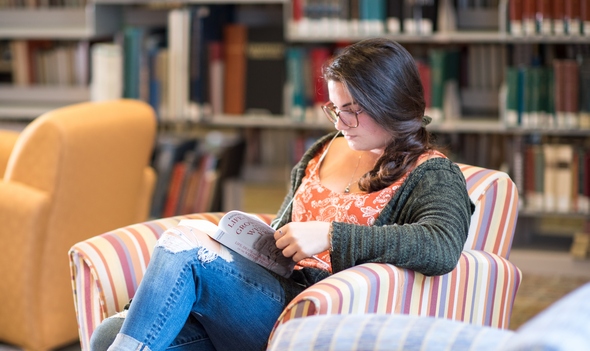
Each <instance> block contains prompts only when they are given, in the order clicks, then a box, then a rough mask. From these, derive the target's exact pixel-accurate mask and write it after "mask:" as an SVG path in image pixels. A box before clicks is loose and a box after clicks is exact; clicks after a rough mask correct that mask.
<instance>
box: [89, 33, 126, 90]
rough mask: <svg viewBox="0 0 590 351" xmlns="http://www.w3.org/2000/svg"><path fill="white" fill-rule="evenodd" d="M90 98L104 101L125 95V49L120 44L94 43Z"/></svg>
mask: <svg viewBox="0 0 590 351" xmlns="http://www.w3.org/2000/svg"><path fill="white" fill-rule="evenodd" d="M91 57H92V68H91V70H92V74H91V81H90V100H92V101H104V100H113V99H120V98H121V97H123V49H122V48H121V46H120V45H119V44H112V43H96V44H94V45H92V49H91Z"/></svg>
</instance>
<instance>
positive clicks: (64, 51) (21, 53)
mask: <svg viewBox="0 0 590 351" xmlns="http://www.w3.org/2000/svg"><path fill="white" fill-rule="evenodd" d="M88 45H89V44H88V41H85V40H82V41H78V42H68V41H66V42H59V43H58V42H55V41H51V40H13V41H11V42H10V44H9V46H10V57H11V59H10V62H11V65H12V70H11V71H12V72H11V73H12V79H11V80H12V82H13V84H15V85H19V86H30V85H65V86H74V85H79V86H87V85H88V77H89V58H88Z"/></svg>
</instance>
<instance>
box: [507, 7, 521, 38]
mask: <svg viewBox="0 0 590 351" xmlns="http://www.w3.org/2000/svg"><path fill="white" fill-rule="evenodd" d="M523 1H524V0H510V3H509V5H508V14H509V21H508V25H509V33H510V34H512V35H522V33H523V31H522V11H523Z"/></svg>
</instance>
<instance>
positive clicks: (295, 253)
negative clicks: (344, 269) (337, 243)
mask: <svg viewBox="0 0 590 351" xmlns="http://www.w3.org/2000/svg"><path fill="white" fill-rule="evenodd" d="M329 231H330V222H319V221H312V222H291V223H287V224H286V225H285V226H283V227H281V228H280V229H279V230H277V231H276V232H275V235H274V237H275V240H276V245H277V248H279V249H281V250H283V255H284V256H285V257H291V258H292V259H293V261H295V262H299V261H301V260H302V259H304V258H307V257H311V256H313V255H315V254H318V253H320V252H324V251H326V250H328V249H329V248H330V240H329V237H328V234H329Z"/></svg>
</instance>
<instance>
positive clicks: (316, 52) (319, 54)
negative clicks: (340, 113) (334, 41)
mask: <svg viewBox="0 0 590 351" xmlns="http://www.w3.org/2000/svg"><path fill="white" fill-rule="evenodd" d="M329 58H330V50H329V49H328V48H325V47H317V48H313V49H311V52H310V64H311V72H312V79H313V91H314V95H313V96H314V98H313V101H314V103H315V104H316V105H317V104H321V105H323V104H324V103H325V102H326V101H328V100H329V97H328V86H327V84H326V81H325V80H324V79H323V78H322V66H323V65H324V63H325V62H326V61H327V60H328V59H329Z"/></svg>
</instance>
